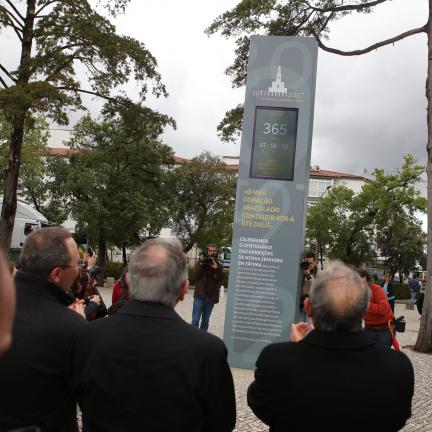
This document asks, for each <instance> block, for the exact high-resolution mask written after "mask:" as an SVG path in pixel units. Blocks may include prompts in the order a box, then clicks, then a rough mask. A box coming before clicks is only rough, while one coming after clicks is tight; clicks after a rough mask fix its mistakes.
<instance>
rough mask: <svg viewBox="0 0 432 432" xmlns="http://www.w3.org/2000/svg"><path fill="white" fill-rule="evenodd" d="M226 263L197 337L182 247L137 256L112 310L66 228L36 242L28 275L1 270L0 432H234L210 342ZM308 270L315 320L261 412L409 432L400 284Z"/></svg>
mask: <svg viewBox="0 0 432 432" xmlns="http://www.w3.org/2000/svg"><path fill="white" fill-rule="evenodd" d="M216 250H217V249H216V245H213V244H210V245H208V247H207V254H206V255H205V256H203V257H202V258H200V259H199V260H198V262H197V266H196V269H195V271H196V278H197V281H198V290H197V289H196V293H195V298H194V307H193V309H194V310H193V314H192V315H193V317H192V325H191V324H189V323H187V322H185V321H184V320H183V319H182V318H181V317H180V316H179V315H178V314H177V313H176V312H175V307H176V305H177V304H178V302H181V301H182V300H183V299H184V297H185V295H186V293H187V291H188V288H189V281H188V269H187V258H186V256H185V255H184V253H183V250H182V246H181V243H180V242H179V241H178V240H176V239H163V238H156V239H152V240H148V241H146V242H144V243H143V244H142V245H141V246H140V247H139V248H138V249H137V250H136V251H135V252H134V253H133V255H132V256H131V258H130V262H129V265H128V268H127V269H125V270H124V272H123V274H122V276H121V277H120V280H119V281H118V282H117V283H116V285H115V287H114V290H113V298H112V300H113V302H112V303H113V304H112V306H110V308H108V310H107V308H106V307H105V305H104V303H103V300H102V297H101V296H100V294H99V292H98V291H97V288H96V285H95V282H94V276H95V272H96V271H97V268H96V267H95V260H96V257H95V256H92V257H90V256H88V255H86V256H84V257H83V258H84V259H83V258H82V257H80V255H79V252H78V248H77V245H76V243H75V241H74V239H73V238H72V236H71V234H70V233H69V232H68V231H66V230H64V229H62V228H44V229H41V230H37V231H34V232H32V233H31V234H29V235H28V237H27V239H26V241H25V243H24V246H23V249H22V252H21V257H20V265H19V270H18V271H17V273H16V275H15V276H12V275H11V273H10V271H9V270H8V269H7V266H6V263H5V261H4V258H1V257H0V308H1V309H0V356H1V357H0V400H1V404H0V431H1V432H6V431H12V430H13V431H14V432H15V431H18V430H21V429H22V430H26V431H30V430H32V431H33V430H34V431H40V432H76V431H77V430H78V425H77V403H78V405H79V407H80V409H81V412H82V427H83V431H84V432H85V431H88V432H90V431H106V432H110V431H112V432H119V431H137V430H148V431H152V432H153V431H170V432H171V431H179V432H180V431H182V432H183V431H184V432H195V431H196V432H198V431H213V432H224V431H232V430H233V429H234V427H235V422H236V402H235V400H236V399H235V393H234V383H233V377H232V374H231V370H230V368H229V365H228V362H227V350H226V347H225V345H224V343H223V341H222V340H220V339H219V338H217V337H216V336H214V335H212V334H210V333H208V332H207V329H208V323H209V318H210V314H211V311H212V309H213V305H214V304H215V303H217V301H218V300H219V297H218V295H217V296H216V290H218V289H219V287H220V283H221V268H220V264H219V263H218V260H217V255H216ZM307 262H308V268H307V269H306V268H305V269H304V274H305V279H306V280H307V281H308V282H312V283H311V284H309V285H308V288H307V293H306V294H305V295H304V296H303V298H302V308H303V311H304V313H305V316H306V317H307V321H305V322H301V323H297V324H293V325H292V329H291V335H290V339H291V340H290V341H287V342H282V343H275V344H270V345H268V346H267V347H266V348H264V350H263V351H262V352H261V354H260V356H259V358H258V360H257V363H256V371H255V380H254V382H253V383H252V384H251V385H250V387H249V390H248V394H247V398H248V403H249V406H250V407H251V409H252V410H253V412H254V413H255V414H256V416H257V417H258V418H260V419H261V420H262V421H263V422H265V423H266V424H268V425H269V426H270V430H271V431H272V432H278V431H285V430H309V431H312V430H318V429H329V430H332V431H342V430H343V431H345V430H350V431H365V430H371V431H375V430H380V432H381V431H396V430H399V429H400V428H402V427H403V425H404V424H405V423H406V420H407V419H408V418H409V417H410V415H411V400H412V396H413V392H414V372H413V368H412V365H411V363H410V361H409V359H408V357H407V356H406V355H405V354H403V353H402V352H399V351H397V350H392V349H389V347H390V346H391V344H392V341H391V339H390V340H389V338H388V337H386V335H385V334H384V333H385V332H384V328H387V329H388V328H389V327H388V325H389V322H391V320H392V317H393V313H392V308H391V306H390V303H389V300H390V297H388V295H389V293H390V294H391V287H390V285H389V283H388V282H387V286H386V287H385V288H384V289H383V287H380V286H378V285H374V284H372V283H370V280H369V275H368V274H367V273H364V274H363V273H361V274H359V273H358V272H357V271H355V270H353V269H352V268H350V267H348V266H346V265H344V264H342V263H339V262H336V263H333V264H331V265H329V266H328V267H327V268H326V269H325V270H323V271H320V272H319V273H318V271H316V270H315V268H314V267H313V264H314V258H313V257H308V260H307ZM14 284H15V287H16V305H15V296H14V288H13V285H14ZM200 285H201V286H200ZM217 294H218V293H217ZM107 315H108V317H107ZM200 321H201V323H200ZM363 321H364V322H365V329H363V327H362V323H363ZM12 323H13V324H12ZM199 327H200V328H199ZM287 339H288V335H287ZM32 427H33V429H30V428H32ZM20 428H21V429H20Z"/></svg>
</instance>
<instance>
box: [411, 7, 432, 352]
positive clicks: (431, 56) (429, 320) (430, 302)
mask: <svg viewBox="0 0 432 432" xmlns="http://www.w3.org/2000/svg"><path fill="white" fill-rule="evenodd" d="M427 37H428V72H427V80H426V98H427V128H428V142H427V166H426V172H427V179H428V183H427V185H428V186H427V201H428V209H427V215H428V218H427V220H428V230H427V271H428V278H427V281H426V293H425V298H424V302H423V311H422V316H421V322H420V329H419V333H418V336H417V341H416V343H415V345H414V350H415V351H420V352H424V353H427V352H432V293H431V289H432V288H431V287H432V277H431V275H432V0H429V20H428V24H427Z"/></svg>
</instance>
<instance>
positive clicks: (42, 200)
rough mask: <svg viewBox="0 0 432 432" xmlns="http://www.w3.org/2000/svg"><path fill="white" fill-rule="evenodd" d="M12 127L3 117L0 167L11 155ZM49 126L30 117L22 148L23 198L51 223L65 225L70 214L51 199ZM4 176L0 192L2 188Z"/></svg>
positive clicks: (20, 188) (0, 122) (20, 182)
mask: <svg viewBox="0 0 432 432" xmlns="http://www.w3.org/2000/svg"><path fill="white" fill-rule="evenodd" d="M10 133H11V127H10V124H9V123H8V122H7V121H6V119H5V118H4V117H3V116H1V115H0V164H1V166H4V164H5V162H6V158H7V153H8V141H9V137H10ZM48 138H49V130H48V123H47V121H46V120H45V119H44V118H43V117H42V116H31V115H28V116H27V119H26V122H25V132H24V139H23V147H22V158H21V169H20V173H19V178H18V191H19V194H20V196H21V197H22V198H23V199H24V200H25V201H27V202H29V203H30V204H32V205H33V207H34V208H35V209H36V210H38V211H39V212H40V213H42V214H43V215H44V216H45V217H46V218H47V219H48V220H49V221H50V222H53V223H55V224H62V223H63V222H64V221H65V220H66V218H67V213H66V212H65V210H64V209H62V207H61V205H60V203H59V202H58V201H57V200H55V199H51V190H50V182H49V180H48V179H49V176H50V164H51V158H50V156H49V152H48ZM3 180H4V179H3V176H1V177H0V188H1V189H2V188H3Z"/></svg>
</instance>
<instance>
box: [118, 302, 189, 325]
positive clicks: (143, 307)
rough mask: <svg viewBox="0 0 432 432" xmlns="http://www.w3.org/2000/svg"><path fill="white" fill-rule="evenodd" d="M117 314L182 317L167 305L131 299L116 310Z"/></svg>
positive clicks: (169, 317)
mask: <svg viewBox="0 0 432 432" xmlns="http://www.w3.org/2000/svg"><path fill="white" fill-rule="evenodd" d="M117 314H118V315H135V316H149V317H152V318H161V319H171V320H180V321H183V319H182V318H181V317H180V315H178V313H177V312H176V311H175V310H174V309H172V308H171V307H169V306H166V305H164V304H162V303H152V302H147V301H139V300H134V299H131V300H129V301H128V302H127V303H126V304H125V305H124V306H122V308H121V309H119V311H118V312H117Z"/></svg>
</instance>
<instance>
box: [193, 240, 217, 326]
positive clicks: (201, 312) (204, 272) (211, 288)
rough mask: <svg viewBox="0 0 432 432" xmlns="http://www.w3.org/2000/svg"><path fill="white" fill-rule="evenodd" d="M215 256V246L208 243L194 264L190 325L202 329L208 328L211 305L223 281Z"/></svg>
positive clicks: (215, 301) (215, 299)
mask: <svg viewBox="0 0 432 432" xmlns="http://www.w3.org/2000/svg"><path fill="white" fill-rule="evenodd" d="M217 256H218V248H217V246H216V245H215V244H214V243H210V244H208V245H207V255H206V256H203V255H201V256H200V257H199V259H198V261H197V262H196V264H195V273H194V277H195V292H194V302H193V308H192V325H193V326H195V327H198V326H199V327H200V329H201V330H204V331H207V330H208V326H209V321H210V315H211V313H212V310H213V306H214V305H215V304H216V303H219V290H220V287H221V285H222V281H223V267H222V265H221V264H220V262H219V261H218V259H217ZM200 320H201V324H200V323H199V322H200Z"/></svg>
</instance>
